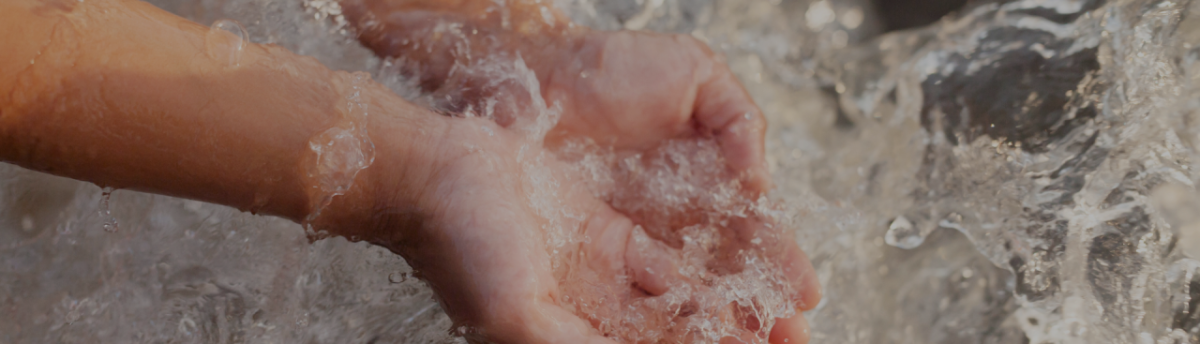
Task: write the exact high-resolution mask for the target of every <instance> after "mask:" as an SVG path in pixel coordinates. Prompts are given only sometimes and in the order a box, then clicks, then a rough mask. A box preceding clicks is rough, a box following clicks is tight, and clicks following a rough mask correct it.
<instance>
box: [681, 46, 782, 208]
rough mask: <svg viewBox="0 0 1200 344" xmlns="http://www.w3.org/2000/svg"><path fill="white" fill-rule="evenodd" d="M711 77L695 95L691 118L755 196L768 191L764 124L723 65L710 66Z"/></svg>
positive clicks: (768, 175) (747, 95)
mask: <svg viewBox="0 0 1200 344" xmlns="http://www.w3.org/2000/svg"><path fill="white" fill-rule="evenodd" d="M710 63H711V65H712V67H711V68H712V73H711V75H710V76H709V77H708V78H707V79H706V80H703V81H702V83H701V84H700V87H699V89H698V90H697V94H696V107H695V112H696V113H695V118H696V120H697V121H698V122H699V124H700V126H701V127H702V128H703V129H706V130H709V131H710V133H711V134H712V135H713V136H714V137H716V139H717V144H719V145H720V146H721V153H722V154H723V155H724V157H725V160H726V162H727V163H728V164H729V167H730V168H731V169H733V171H735V172H736V173H739V174H740V176H741V179H742V181H743V182H744V183H746V186H747V187H748V188H749V189H750V190H752V191H756V192H766V191H767V190H769V189H770V188H771V176H770V173H769V172H768V171H767V162H766V149H765V148H764V146H765V144H764V142H765V137H766V132H767V120H766V118H765V117H763V114H762V110H760V109H759V108H758V106H757V105H755V104H754V100H753V99H752V98H751V97H750V94H749V93H747V92H746V89H745V88H744V87H742V84H741V83H740V82H738V80H737V77H736V76H734V75H733V72H732V71H730V70H729V68H728V67H726V66H725V65H723V64H719V63H717V62H710Z"/></svg>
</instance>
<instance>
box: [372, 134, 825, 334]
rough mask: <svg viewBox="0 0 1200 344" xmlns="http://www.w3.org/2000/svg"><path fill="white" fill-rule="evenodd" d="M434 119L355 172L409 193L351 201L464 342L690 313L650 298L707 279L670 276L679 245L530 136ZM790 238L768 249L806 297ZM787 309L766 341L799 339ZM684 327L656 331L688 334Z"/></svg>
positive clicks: (808, 277)
mask: <svg viewBox="0 0 1200 344" xmlns="http://www.w3.org/2000/svg"><path fill="white" fill-rule="evenodd" d="M442 120H443V121H445V123H446V124H445V128H446V129H444V130H442V129H437V128H436V127H431V128H430V129H429V130H432V131H433V133H434V135H433V136H435V137H440V138H442V139H441V140H438V141H436V142H423V143H409V145H413V144H415V145H416V146H415V148H414V149H410V150H408V151H409V152H416V153H410V154H408V155H409V156H410V158H406V159H403V161H399V160H394V159H391V158H389V155H386V153H385V152H393V151H397V150H396V149H393V148H392V147H399V146H404V145H391V144H389V143H388V141H386V140H387V139H384V140H385V141H383V142H381V143H380V148H379V149H378V150H377V151H378V152H380V154H384V155H379V156H377V159H376V162H375V165H373V166H372V168H371V170H373V171H376V172H373V173H374V175H375V176H374V177H371V178H366V179H360V181H362V180H372V181H375V182H376V183H378V184H377V185H374V186H372V187H369V188H365V189H369V190H383V191H375V193H376V194H377V195H411V196H412V198H411V199H408V198H405V199H400V198H393V197H376V198H375V203H376V204H375V205H374V206H369V207H360V208H362V209H368V210H369V211H371V212H374V214H373V215H371V216H372V217H373V218H375V219H378V220H379V222H377V223H375V224H374V228H375V230H374V231H373V233H365V234H363V237H364V238H376V239H370V240H372V241H375V242H377V243H380V244H383V245H385V246H387V247H389V248H391V249H392V250H393V251H395V252H397V253H399V254H401V255H402V256H404V257H405V259H406V260H407V261H408V262H409V264H410V265H412V266H413V268H414V270H415V271H417V274H418V276H419V277H420V278H422V279H423V280H425V281H427V282H428V283H429V285H430V286H431V287H432V288H433V289H434V290H435V291H436V292H437V295H438V297H439V299H440V302H441V303H442V305H443V306H444V307H445V309H446V312H447V313H448V314H449V315H450V316H451V318H452V319H454V320H455V321H456V324H457V325H458V326H460V329H463V330H462V331H461V333H462V334H464V335H466V336H467V337H468V339H471V340H479V341H483V340H490V341H494V342H499V343H614V342H613V340H612V339H609V338H606V337H605V335H608V336H610V337H611V338H616V339H624V340H632V339H636V338H639V336H642V335H643V333H641V332H640V331H639V330H638V329H636V328H634V327H633V326H635V324H633V323H631V322H629V321H630V320H629V319H642V320H641V321H640V323H638V324H636V325H640V326H644V329H657V330H658V331H668V330H670V329H672V327H673V326H674V328H675V329H678V326H679V325H677V324H678V323H686V320H687V319H685V318H686V317H687V316H688V314H679V313H680V309H681V307H683V306H682V305H683V304H685V303H687V301H688V300H672V299H669V298H663V297H655V296H656V295H662V294H664V293H668V292H670V291H672V290H676V291H685V290H703V289H705V288H707V286H706V285H705V284H704V282H703V281H701V280H698V279H695V278H693V277H691V276H683V275H681V274H679V273H676V271H680V267H684V266H686V265H688V263H687V262H686V260H685V257H684V255H682V254H681V251H680V250H678V249H674V248H671V247H669V246H667V245H665V244H663V243H661V242H658V241H655V240H653V239H650V238H648V237H647V236H646V235H645V233H643V232H641V231H640V229H638V227H635V226H634V224H633V222H632V221H631V220H630V219H629V218H627V217H625V216H623V215H621V214H620V213H618V212H616V211H614V210H613V209H612V208H611V207H609V206H608V205H607V204H605V203H604V202H602V201H601V200H599V199H597V198H596V197H595V196H594V193H593V192H594V190H589V188H588V187H587V181H583V180H578V179H577V178H575V177H573V175H572V173H570V172H571V171H570V169H569V167H568V166H566V165H564V164H563V163H562V162H560V161H558V160H556V159H554V157H553V156H552V155H551V154H549V153H548V152H546V151H544V150H543V149H542V148H541V147H540V145H539V144H538V143H536V142H534V141H528V140H525V139H524V138H523V136H522V135H521V134H518V133H516V132H514V131H512V130H509V129H506V128H503V127H500V126H499V125H496V124H495V123H493V122H490V121H487V120H483V119H478V118H442ZM377 132H379V131H377ZM438 133H441V134H438ZM376 136H377V137H378V136H379V135H376ZM376 140H377V141H379V140H380V139H379V138H376ZM410 148H413V147H410ZM412 157H415V158H412ZM385 171H387V172H385ZM396 171H403V172H396ZM383 173H386V175H396V176H403V178H380V177H379V175H381V174H383ZM389 190H392V191H389ZM393 191H394V192H393ZM380 209H386V210H385V211H383V212H382V213H384V214H383V215H381V214H380ZM389 212H390V213H389ZM352 217H356V218H361V217H362V216H352ZM380 238H386V239H380ZM584 238H586V239H584ZM781 241H786V240H781ZM794 247H795V246H794V245H790V246H789V245H782V246H779V247H778V248H779V249H780V250H777V251H773V252H775V253H774V254H775V256H778V257H780V258H782V259H781V260H782V261H784V262H785V264H783V265H784V266H785V269H784V270H787V274H786V275H787V278H789V280H788V281H787V283H790V284H791V285H792V288H794V289H795V290H801V291H802V292H801V293H800V294H801V295H800V296H799V298H800V300H799V302H800V303H801V304H808V305H815V302H816V298H817V297H819V296H816V294H815V288H812V286H814V285H815V280H813V278H812V267H811V266H809V265H808V262H807V259H806V258H804V256H803V253H800V252H799V250H798V249H794ZM700 268H701V269H703V266H701V267H700ZM650 272H657V273H650ZM678 295H687V294H678ZM697 295H698V294H697ZM693 301H698V303H697V302H693V304H699V306H694V307H695V308H696V309H692V310H691V311H692V312H694V313H700V314H721V316H722V317H724V318H726V320H727V321H729V323H732V324H735V325H734V326H730V327H737V326H738V325H737V324H743V325H742V326H743V327H745V328H744V329H743V330H744V331H742V334H743V335H744V336H748V335H750V332H754V331H757V330H758V329H757V328H753V327H754V326H758V325H756V324H757V321H758V319H754V320H753V321H751V320H750V319H753V316H750V315H747V314H744V313H745V312H740V313H739V310H737V309H734V308H729V307H722V308H718V309H706V308H705V307H707V306H705V304H704V302H703V300H693ZM671 305H675V307H671ZM807 308H811V307H807ZM577 314H587V315H588V317H587V318H586V319H584V318H581V317H580V316H578V315H577ZM696 316H701V315H696ZM622 319H626V320H622ZM677 319H678V320H682V321H676V320H677ZM794 319H795V320H784V321H781V322H778V323H777V326H776V327H775V328H774V331H773V332H772V333H771V334H772V342H782V341H781V340H782V339H783V338H787V339H789V341H788V342H789V343H804V342H805V341H806V340H807V333H805V332H804V330H803V329H804V323H803V318H801V317H797V318H794ZM622 321H625V322H622ZM751 323H753V324H751ZM605 324H607V325H605ZM747 324H748V325H747ZM597 328H599V329H600V330H597ZM601 331H603V332H601ZM685 335H686V334H685V333H684V332H682V331H677V332H674V333H672V332H667V333H666V334H662V335H661V336H660V337H661V338H666V339H668V340H675V341H687V339H686V338H685V337H681V336H685ZM647 336H649V335H647ZM743 338H745V337H743ZM730 340H732V339H730Z"/></svg>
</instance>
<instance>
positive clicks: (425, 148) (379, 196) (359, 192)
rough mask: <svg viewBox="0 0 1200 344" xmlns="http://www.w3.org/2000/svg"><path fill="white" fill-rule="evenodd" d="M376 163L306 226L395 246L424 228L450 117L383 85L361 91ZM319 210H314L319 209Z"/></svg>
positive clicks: (371, 83)
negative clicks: (429, 188)
mask: <svg viewBox="0 0 1200 344" xmlns="http://www.w3.org/2000/svg"><path fill="white" fill-rule="evenodd" d="M362 97H363V98H364V102H365V103H366V104H367V111H368V113H369V114H368V117H367V133H368V135H369V137H370V140H371V142H372V143H373V145H374V151H375V158H374V161H373V162H372V163H371V164H370V166H367V167H366V168H364V169H362V170H361V171H359V173H357V175H355V177H354V181H353V184H352V185H351V187H350V188H349V189H348V190H347V191H346V192H345V193H343V194H341V195H337V196H335V197H333V198H332V199H331V200H330V202H329V204H328V205H326V206H325V207H324V208H323V209H319V211H320V214H319V215H318V216H317V217H316V218H314V219H312V220H311V221H309V223H308V225H311V226H312V228H313V229H314V230H316V231H318V232H321V231H324V232H327V233H328V234H332V235H339V236H344V237H347V238H348V239H350V240H352V241H358V240H363V241H368V242H372V243H376V244H380V245H383V246H385V247H392V246H394V244H395V243H396V242H399V241H401V240H403V238H404V237H405V235H406V233H408V232H411V231H412V230H414V229H415V227H418V226H420V225H421V221H420V219H422V218H423V217H424V215H423V214H424V213H425V211H424V210H423V209H421V207H420V199H421V197H422V194H424V193H425V190H423V188H424V186H425V185H429V184H430V183H431V182H432V181H433V178H434V177H435V169H434V166H435V164H434V162H436V153H437V152H436V149H437V147H438V144H439V142H440V140H441V136H442V135H443V133H444V132H445V131H446V130H448V129H447V128H448V125H449V124H448V123H447V122H448V119H449V118H446V117H443V116H440V115H437V114H435V113H433V112H430V111H429V110H426V109H424V108H421V107H418V106H416V105H413V104H411V103H408V102H407V101H405V100H404V99H402V98H400V97H398V96H396V95H395V94H393V93H392V92H391V91H390V90H388V89H387V88H385V87H383V86H382V85H379V84H376V83H373V82H369V83H367V86H366V87H365V89H364V90H363V95H362ZM315 210H318V209H311V210H310V211H315Z"/></svg>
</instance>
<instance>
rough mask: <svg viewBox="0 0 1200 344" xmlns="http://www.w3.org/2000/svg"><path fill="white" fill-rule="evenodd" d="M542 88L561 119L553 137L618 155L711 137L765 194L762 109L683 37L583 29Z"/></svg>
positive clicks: (702, 46) (720, 66)
mask: <svg viewBox="0 0 1200 344" xmlns="http://www.w3.org/2000/svg"><path fill="white" fill-rule="evenodd" d="M575 39H576V40H577V43H575V44H572V45H570V46H571V48H570V49H571V50H551V51H550V52H549V53H550V54H558V55H559V56H557V57H555V58H547V57H543V58H542V60H550V61H557V62H556V63H555V64H554V67H553V69H552V70H551V71H550V72H549V73H543V74H549V75H548V76H547V77H545V78H544V80H546V82H544V83H543V85H542V87H543V88H544V91H543V94H545V95H546V98H547V102H559V103H560V104H562V105H563V106H564V115H563V118H562V120H561V121H560V122H559V125H558V127H557V128H555V131H554V132H552V133H551V138H552V139H553V138H564V137H571V136H575V135H583V136H587V137H591V138H593V139H595V140H596V141H597V142H599V143H601V144H611V145H613V146H615V147H617V148H618V149H633V150H644V149H646V148H649V147H653V146H654V145H657V144H658V143H660V142H662V141H663V140H666V139H672V138H688V137H713V138H715V139H716V141H717V143H718V144H719V145H720V147H721V150H722V155H723V156H724V158H725V161H726V162H727V163H728V164H729V167H730V169H731V171H733V172H735V173H737V174H739V177H740V179H741V180H742V181H743V184H744V185H745V186H747V188H748V189H749V190H751V191H755V192H760V193H761V192H766V191H767V190H769V189H770V187H771V186H770V175H769V173H768V171H767V169H766V162H765V153H764V148H763V137H764V135H765V134H766V120H765V119H764V118H763V115H762V111H761V110H759V108H758V106H756V105H755V104H754V101H753V99H751V98H750V95H749V94H748V93H747V92H746V90H745V89H744V88H743V87H742V85H741V84H740V83H739V82H738V80H737V78H736V77H735V76H734V75H733V73H732V72H731V71H730V70H729V68H728V67H727V66H726V65H725V64H724V63H723V62H722V61H721V60H720V58H718V57H717V55H715V54H714V53H713V52H712V51H711V50H709V49H708V47H707V46H706V45H705V44H704V43H701V42H700V41H698V40H696V39H694V38H692V37H690V36H684V35H665V34H656V33H646V32H636V31H618V32H603V31H588V32H587V33H585V34H582V35H580V36H579V37H578V38H575Z"/></svg>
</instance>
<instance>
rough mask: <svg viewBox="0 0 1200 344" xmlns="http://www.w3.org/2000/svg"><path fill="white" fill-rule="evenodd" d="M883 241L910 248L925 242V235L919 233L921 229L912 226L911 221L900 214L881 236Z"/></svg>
mask: <svg viewBox="0 0 1200 344" xmlns="http://www.w3.org/2000/svg"><path fill="white" fill-rule="evenodd" d="M883 240H884V242H887V244H888V245H891V246H894V247H899V248H902V249H906V250H910V249H914V248H916V247H917V246H921V243H922V242H925V236H923V235H921V231H920V230H917V228H916V227H913V224H912V222H909V221H908V219H907V218H905V217H903V216H901V217H897V218H896V219H895V220H893V221H892V225H891V226H888V231H887V234H886V235H884V237H883Z"/></svg>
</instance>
